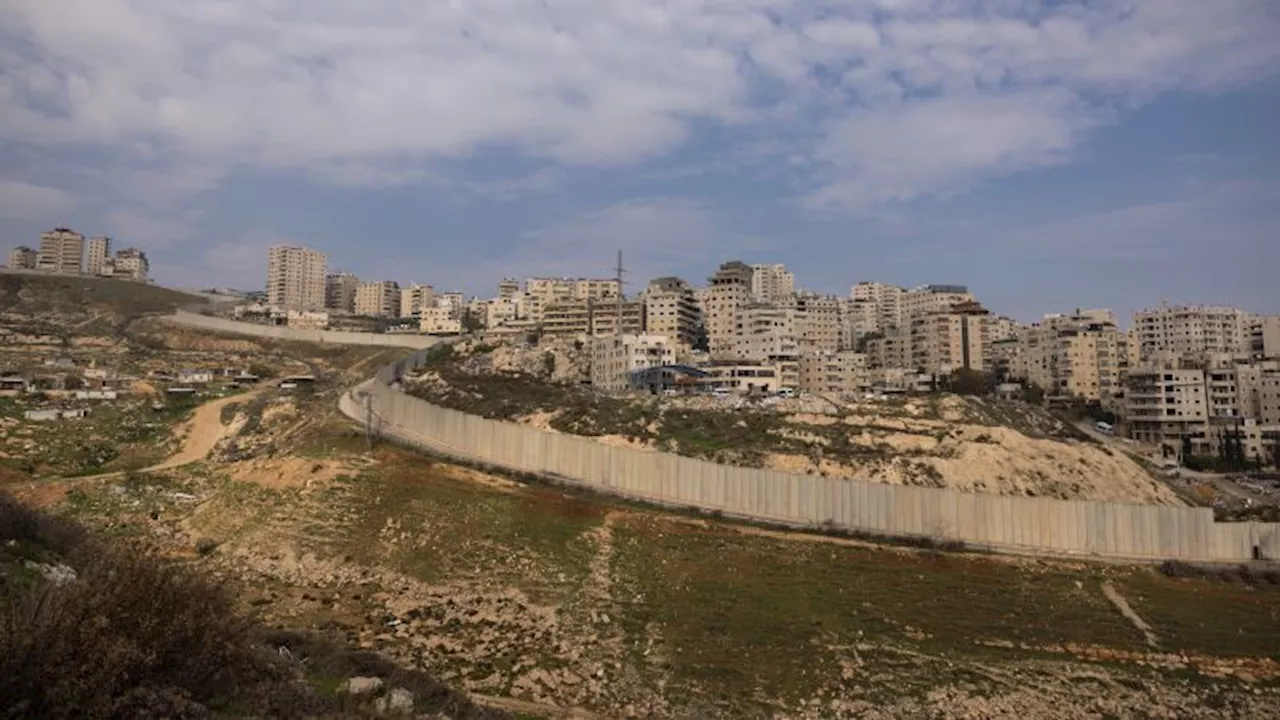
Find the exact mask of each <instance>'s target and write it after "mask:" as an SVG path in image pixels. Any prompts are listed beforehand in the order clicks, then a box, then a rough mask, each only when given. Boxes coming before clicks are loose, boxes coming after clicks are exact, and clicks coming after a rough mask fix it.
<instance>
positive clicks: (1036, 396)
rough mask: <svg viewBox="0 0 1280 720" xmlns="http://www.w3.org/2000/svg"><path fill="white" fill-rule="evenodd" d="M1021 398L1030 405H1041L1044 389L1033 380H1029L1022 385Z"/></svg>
mask: <svg viewBox="0 0 1280 720" xmlns="http://www.w3.org/2000/svg"><path fill="white" fill-rule="evenodd" d="M1022 400H1023V402H1026V403H1030V404H1032V405H1043V404H1044V389H1043V388H1041V387H1040V386H1039V385H1037V384H1035V383H1033V382H1029V383H1027V384H1026V385H1023V386H1022Z"/></svg>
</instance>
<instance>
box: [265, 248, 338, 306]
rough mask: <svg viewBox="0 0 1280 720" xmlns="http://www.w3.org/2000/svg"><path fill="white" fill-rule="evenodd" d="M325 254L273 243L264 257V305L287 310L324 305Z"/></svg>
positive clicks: (309, 249)
mask: <svg viewBox="0 0 1280 720" xmlns="http://www.w3.org/2000/svg"><path fill="white" fill-rule="evenodd" d="M325 260H326V258H325V254H324V253H322V252H320V251H318V250H312V249H311V248H307V247H301V246H296V245H276V246H275V247H272V248H271V249H270V251H269V253H268V258H267V304H269V305H271V306H272V307H280V308H288V309H290V310H322V309H324V306H325V290H326V287H325Z"/></svg>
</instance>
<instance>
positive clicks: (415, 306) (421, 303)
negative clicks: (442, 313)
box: [400, 283, 436, 318]
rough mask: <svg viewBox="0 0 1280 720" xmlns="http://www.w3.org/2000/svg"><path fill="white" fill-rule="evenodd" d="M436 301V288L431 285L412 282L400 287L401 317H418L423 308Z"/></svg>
mask: <svg viewBox="0 0 1280 720" xmlns="http://www.w3.org/2000/svg"><path fill="white" fill-rule="evenodd" d="M435 303H436V290H435V288H433V287H431V286H430V285H419V284H417V283H412V284H410V285H409V286H408V287H406V288H401V289H400V317H402V318H417V317H418V316H419V315H420V314H421V312H422V308H425V307H431V306H432V305H435Z"/></svg>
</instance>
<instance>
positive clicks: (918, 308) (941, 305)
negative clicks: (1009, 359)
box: [898, 285, 974, 325]
mask: <svg viewBox="0 0 1280 720" xmlns="http://www.w3.org/2000/svg"><path fill="white" fill-rule="evenodd" d="M898 302H899V315H900V317H899V324H902V325H905V324H909V323H910V321H911V319H912V318H916V317H920V316H922V315H928V314H929V313H938V312H945V311H947V310H950V309H951V308H952V307H954V306H956V305H963V304H968V303H972V302H974V300H973V295H972V294H971V293H970V292H969V289H968V288H966V287H965V286H963V285H921V286H919V287H915V288H912V289H910V290H907V291H905V292H903V293H902V296H901V299H900V300H899V301H898Z"/></svg>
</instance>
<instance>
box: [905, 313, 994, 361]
mask: <svg viewBox="0 0 1280 720" xmlns="http://www.w3.org/2000/svg"><path fill="white" fill-rule="evenodd" d="M988 316H989V313H988V312H987V311H986V310H984V309H983V308H982V306H980V305H978V304H977V303H975V302H972V301H970V302H966V303H961V304H954V305H950V306H948V309H945V310H939V311H932V312H927V313H924V314H919V315H912V316H911V319H910V330H909V332H910V336H909V337H910V346H911V351H910V352H911V364H910V366H909V367H912V368H914V369H916V370H920V371H921V372H925V373H934V374H942V375H946V374H949V373H951V372H953V371H955V370H960V369H966V370H986V369H987V365H988V357H987V352H988V351H989V350H990V347H991V345H990V343H989V342H987V335H986V329H987V324H988V323H987V318H988Z"/></svg>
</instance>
